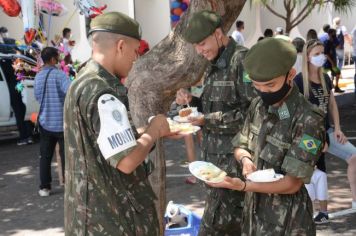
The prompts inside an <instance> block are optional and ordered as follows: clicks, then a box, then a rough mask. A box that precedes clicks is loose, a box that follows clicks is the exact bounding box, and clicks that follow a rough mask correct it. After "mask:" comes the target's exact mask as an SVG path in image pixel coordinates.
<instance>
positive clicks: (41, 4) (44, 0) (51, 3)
mask: <svg viewBox="0 0 356 236" xmlns="http://www.w3.org/2000/svg"><path fill="white" fill-rule="evenodd" d="M36 5H37V9H38V10H39V11H40V12H41V13H43V14H47V15H52V16H63V15H64V14H66V13H67V12H68V10H67V8H66V7H65V6H64V5H63V4H61V3H60V2H58V1H56V0H36Z"/></svg>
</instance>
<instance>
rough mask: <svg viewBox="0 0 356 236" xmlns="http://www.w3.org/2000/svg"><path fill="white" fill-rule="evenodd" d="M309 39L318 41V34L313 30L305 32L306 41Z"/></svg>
mask: <svg viewBox="0 0 356 236" xmlns="http://www.w3.org/2000/svg"><path fill="white" fill-rule="evenodd" d="M311 39H318V33H317V32H316V31H315V29H310V30H308V32H307V41H309V40H311Z"/></svg>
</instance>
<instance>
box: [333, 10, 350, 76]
mask: <svg viewBox="0 0 356 236" xmlns="http://www.w3.org/2000/svg"><path fill="white" fill-rule="evenodd" d="M333 27H334V29H335V30H336V37H337V40H338V42H339V44H338V45H337V46H336V59H337V63H336V64H337V67H338V68H339V69H340V70H341V69H342V67H343V66H344V57H345V49H344V48H345V47H344V46H345V42H346V43H348V44H349V45H351V37H350V35H349V33H348V32H347V29H346V27H345V26H344V25H341V19H340V17H335V18H334V19H333Z"/></svg>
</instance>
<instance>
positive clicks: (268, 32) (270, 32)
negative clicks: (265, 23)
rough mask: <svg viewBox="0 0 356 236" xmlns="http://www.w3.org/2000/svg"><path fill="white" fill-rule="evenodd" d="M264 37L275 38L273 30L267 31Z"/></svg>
mask: <svg viewBox="0 0 356 236" xmlns="http://www.w3.org/2000/svg"><path fill="white" fill-rule="evenodd" d="M263 36H265V37H273V30H272V29H269V28H268V29H266V30H265V32H264V33H263Z"/></svg>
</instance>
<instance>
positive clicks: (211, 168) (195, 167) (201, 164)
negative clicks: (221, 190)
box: [189, 161, 226, 183]
mask: <svg viewBox="0 0 356 236" xmlns="http://www.w3.org/2000/svg"><path fill="white" fill-rule="evenodd" d="M189 171H190V172H191V173H192V174H193V175H194V176H195V177H197V178H198V179H200V180H202V181H204V182H208V183H220V182H222V181H223V180H224V178H225V176H226V172H225V171H223V170H221V169H220V168H219V167H217V166H215V165H214V164H212V163H210V162H205V161H194V162H192V163H190V164H189ZM201 171H208V172H210V173H212V175H214V174H217V173H220V174H219V175H218V176H217V177H214V178H211V179H207V178H206V177H204V176H202V175H201Z"/></svg>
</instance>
